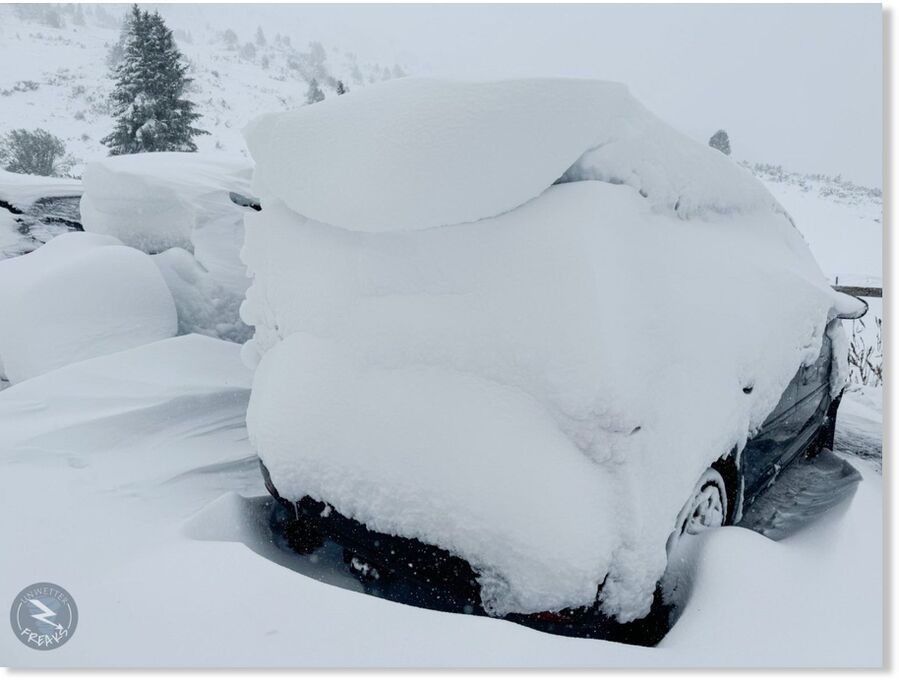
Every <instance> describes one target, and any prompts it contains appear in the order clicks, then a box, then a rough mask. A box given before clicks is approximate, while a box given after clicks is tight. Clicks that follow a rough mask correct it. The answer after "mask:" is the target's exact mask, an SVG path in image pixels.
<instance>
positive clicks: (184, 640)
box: [0, 335, 882, 667]
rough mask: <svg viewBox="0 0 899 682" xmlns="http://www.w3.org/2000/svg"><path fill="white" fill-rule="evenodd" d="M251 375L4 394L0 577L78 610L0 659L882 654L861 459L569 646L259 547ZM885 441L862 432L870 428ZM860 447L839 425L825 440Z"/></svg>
mask: <svg viewBox="0 0 899 682" xmlns="http://www.w3.org/2000/svg"><path fill="white" fill-rule="evenodd" d="M250 378H251V377H250V373H249V372H248V371H247V370H246V368H245V367H244V366H243V364H242V363H241V361H240V357H239V346H237V345H236V344H232V343H229V342H225V341H219V340H214V339H209V338H207V337H201V336H195V335H191V336H183V337H177V338H174V339H169V340H165V341H160V342H156V343H153V344H150V345H146V346H142V347H140V348H137V349H133V350H129V351H124V352H121V353H117V354H113V355H109V356H105V357H102V358H95V359H92V360H87V361H84V362H80V363H76V364H73V365H69V366H67V367H64V368H62V369H59V370H56V371H55V372H52V373H49V374H45V375H43V376H41V377H37V378H35V379H32V380H30V381H27V382H23V383H21V384H18V385H16V386H13V387H11V388H9V389H7V390H5V391H3V392H2V393H0V440H2V441H3V442H4V443H5V444H6V447H5V448H4V451H3V453H2V455H0V500H2V507H0V512H2V514H3V517H4V518H5V519H7V522H6V523H5V526H4V540H5V542H6V545H7V547H9V548H11V550H10V551H6V552H3V553H2V554H0V581H2V584H4V585H7V586H13V587H14V586H19V585H26V584H30V583H32V582H34V581H35V580H38V579H41V580H51V581H53V582H56V583H58V584H60V585H63V586H65V588H66V589H68V590H69V591H70V592H71V593H72V594H73V595H74V596H75V598H76V600H77V602H78V606H79V611H80V613H81V623H80V624H79V627H78V631H77V633H76V634H75V636H74V637H73V639H72V641H71V642H70V643H68V644H67V645H66V646H64V647H62V648H60V649H57V650H55V651H51V652H34V651H32V650H30V649H28V648H26V647H23V646H21V644H19V643H18V642H16V641H15V640H14V639H13V638H12V637H11V636H9V633H7V635H6V636H4V637H0V661H2V662H3V663H4V664H5V665H11V666H31V665H41V666H61V667H64V666H156V665H165V666H167V667H177V666H241V665H242V666H247V665H252V666H294V665H304V666H343V667H345V666H372V665H386V666H444V665H453V666H641V667H642V666H666V665H691V666H741V665H750V666H753V665H768V666H778V665H789V666H832V665H835V666H875V665H879V664H880V661H881V630H880V623H881V608H882V606H881V595H882V593H881V584H882V574H881V558H882V554H881V546H880V537H881V509H882V494H881V477H880V475H879V473H878V472H877V471H876V470H875V468H874V466H873V463H872V462H871V461H869V460H866V459H860V458H856V457H854V456H853V455H852V454H851V453H850V452H848V451H845V450H843V451H842V452H841V454H842V455H843V456H846V457H848V458H849V461H851V462H852V464H853V465H854V466H855V467H856V468H857V469H858V470H859V471H860V472H861V474H862V477H863V480H862V482H861V484H860V485H859V487H858V490H857V492H856V494H855V496H854V498H853V499H852V500H851V502H849V503H846V504H843V505H841V506H839V507H838V508H836V509H833V510H830V511H829V512H827V513H826V514H825V515H824V516H823V518H821V519H820V520H819V521H817V522H816V523H814V524H812V525H811V526H810V527H808V528H806V529H804V530H802V531H800V532H798V533H797V534H795V535H793V536H792V537H790V538H787V539H786V540H783V541H781V542H774V541H773V540H769V539H767V538H764V537H762V536H761V535H759V534H756V533H754V532H752V531H750V530H747V529H745V528H724V529H720V530H716V531H713V532H710V533H708V534H706V535H704V536H699V537H698V538H696V539H695V541H694V542H695V547H693V548H692V549H693V550H694V552H693V556H694V558H695V559H694V560H695V568H693V569H691V570H690V571H688V572H689V573H690V575H692V595H691V597H690V601H689V603H688V606H687V608H686V609H685V610H684V613H683V615H682V616H681V618H680V620H679V621H678V622H677V624H676V625H675V626H674V628H673V630H672V631H671V632H670V633H669V635H668V637H667V638H666V639H665V640H664V641H663V642H662V644H661V645H660V646H659V647H657V648H655V649H646V648H641V647H632V646H626V645H620V644H613V643H609V642H603V641H594V640H575V639H568V638H564V637H557V636H552V635H546V634H542V633H538V632H535V631H531V630H528V629H526V628H523V627H520V626H517V625H514V624H512V623H509V622H506V621H499V620H493V619H487V618H479V617H471V616H461V615H452V614H446V613H440V612H434V611H428V610H423V609H418V608H414V607H409V606H404V605H400V604H396V603H393V602H388V601H385V600H381V599H377V598H375V597H371V596H367V595H364V594H361V593H359V592H358V591H357V590H358V588H356V589H353V584H354V583H353V582H352V581H351V580H349V579H348V578H347V579H346V580H345V582H346V585H345V586H344V587H338V586H335V585H333V584H328V583H325V582H321V581H318V580H314V579H311V578H309V577H307V576H306V575H303V573H304V572H305V573H314V570H315V567H314V566H312V567H310V566H308V565H306V566H303V565H302V564H303V560H302V559H301V558H295V557H291V556H290V555H289V554H286V553H284V552H281V551H280V550H278V549H277V548H276V547H273V546H271V545H268V544H266V542H265V534H264V531H261V530H260V528H261V527H263V528H264V524H262V523H261V522H260V520H259V519H258V518H257V516H256V514H257V513H258V509H259V507H260V505H259V504H258V503H256V502H255V498H259V497H261V496H264V495H265V494H266V493H265V490H264V488H263V486H262V482H261V478H260V476H259V471H258V464H257V461H256V459H255V456H254V453H253V452H252V449H251V447H250V445H249V442H248V440H247V435H246V430H245V426H244V412H245V410H246V404H247V400H248V398H249V386H250ZM854 402H855V398H854V397H852V394H850V396H849V397H847V403H849V404H850V405H851V404H853V403H854ZM869 408H870V405H869V406H866V409H869ZM876 414H877V413H876V411H873V410H872V411H870V412H869V416H873V415H876ZM852 428H854V427H852ZM878 433H879V424H877V423H876V422H872V423H870V424H869V425H868V427H867V431H866V432H865V434H864V436H865V437H867V438H877V437H878ZM857 435H858V432H857V431H853V430H847V429H846V428H844V423H843V422H842V421H841V422H840V424H839V426H838V449H839V445H840V441H843V440H846V439H851V438H853V437H856V436H857ZM36 498H40V499H52V500H53V504H52V505H45V504H35V499H36ZM263 499H264V498H263ZM293 569H295V570H293ZM332 582H333V580H332ZM347 588H349V589H347ZM10 589H12V587H10ZM350 642H351V643H352V645H349V644H348V643H350Z"/></svg>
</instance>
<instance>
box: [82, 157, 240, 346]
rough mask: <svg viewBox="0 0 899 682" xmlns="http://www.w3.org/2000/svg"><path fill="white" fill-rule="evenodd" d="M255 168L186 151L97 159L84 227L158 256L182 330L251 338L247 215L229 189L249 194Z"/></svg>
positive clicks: (88, 179)
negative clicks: (246, 320)
mask: <svg viewBox="0 0 899 682" xmlns="http://www.w3.org/2000/svg"><path fill="white" fill-rule="evenodd" d="M250 172H251V166H250V164H249V163H248V162H247V161H246V160H244V159H239V158H229V157H224V158H222V157H221V156H214V155H204V154H188V153H180V152H159V153H153V154H132V155H127V156H115V157H110V158H108V159H103V160H101V161H96V162H93V163H90V164H88V166H87V169H86V170H85V173H84V189H85V193H84V196H83V197H82V199H81V214H82V220H83V223H84V229H85V230H87V231H89V232H98V233H101V234H109V235H113V236H115V237H117V238H119V239H121V240H122V242H124V243H125V244H127V245H128V246H133V247H135V248H138V249H140V250H142V251H145V252H146V253H150V254H155V255H157V257H156V263H157V265H159V267H160V269H161V270H162V273H163V275H164V276H165V279H166V281H167V282H168V284H169V286H170V287H171V289H172V293H173V295H174V296H175V303H176V305H177V306H178V318H179V330H180V331H181V333H189V332H199V333H202V334H208V335H212V336H220V337H222V338H226V339H231V340H235V341H243V340H245V339H246V338H247V337H248V336H249V334H250V330H249V329H247V328H246V326H245V325H243V324H242V323H241V321H240V318H239V314H238V308H239V306H240V301H241V300H242V299H243V295H244V292H245V291H246V288H247V286H248V285H249V279H247V276H246V272H245V268H244V265H243V263H242V262H241V261H240V257H239V252H240V248H241V245H242V244H243V224H242V217H243V212H242V210H241V209H240V208H239V207H237V206H236V205H235V204H234V203H233V202H232V201H231V199H230V198H229V194H230V193H231V192H238V193H243V194H246V193H249V191H250ZM173 249H177V250H178V252H175V253H171V252H170V251H171V250H173ZM191 254H192V255H191Z"/></svg>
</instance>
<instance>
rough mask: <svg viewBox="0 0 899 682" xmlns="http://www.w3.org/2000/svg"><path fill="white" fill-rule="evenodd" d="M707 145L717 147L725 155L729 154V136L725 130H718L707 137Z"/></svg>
mask: <svg viewBox="0 0 899 682" xmlns="http://www.w3.org/2000/svg"><path fill="white" fill-rule="evenodd" d="M709 147H711V148H712V149H717V150H718V151H719V152H721V153H722V154H724V155H726V156H730V138H729V137H728V136H727V131H726V130H719V131H718V132H717V133H715V134H714V135H712V137H710V138H709Z"/></svg>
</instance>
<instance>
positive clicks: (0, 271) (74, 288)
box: [0, 232, 177, 383]
mask: <svg viewBox="0 0 899 682" xmlns="http://www.w3.org/2000/svg"><path fill="white" fill-rule="evenodd" d="M176 330H177V318H176V313H175V306H174V303H173V301H172V295H171V293H169V289H168V287H167V286H166V284H165V281H164V280H163V278H162V276H161V275H160V274H159V270H158V269H157V268H156V266H155V265H154V264H153V261H152V260H151V259H150V257H149V256H147V255H146V254H144V253H141V252H140V251H138V250H136V249H132V248H130V247H127V246H123V245H122V244H121V242H119V240H118V239H115V238H114V237H109V236H106V235H98V234H89V233H85V232H70V233H68V234H63V235H60V236H59V237H56V238H55V239H53V240H52V241H50V242H48V243H47V244H45V245H44V246H42V247H40V248H39V249H37V250H36V251H33V252H32V253H29V254H27V255H24V256H19V257H17V258H11V259H8V260H4V261H0V370H2V372H3V374H4V375H5V377H6V378H7V379H8V380H9V381H11V382H13V383H15V382H19V381H23V380H24V379H28V378H29V377H33V376H35V375H38V374H42V373H44V372H47V371H49V370H52V369H55V368H57V367H61V366H63V365H66V364H69V363H72V362H76V361H78V360H84V359H86V358H92V357H96V356H99V355H105V354H107V353H113V352H115V351H119V350H124V349H126V348H132V347H134V346H139V345H141V344H145V343H149V342H151V341H157V340H159V339H164V338H166V337H170V336H173V335H174V334H175V332H176Z"/></svg>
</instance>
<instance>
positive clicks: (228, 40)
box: [222, 28, 238, 50]
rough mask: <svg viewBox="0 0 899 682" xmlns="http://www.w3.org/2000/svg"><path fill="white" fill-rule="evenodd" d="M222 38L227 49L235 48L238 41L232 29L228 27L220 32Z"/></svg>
mask: <svg viewBox="0 0 899 682" xmlns="http://www.w3.org/2000/svg"><path fill="white" fill-rule="evenodd" d="M222 40H224V41H225V46H226V47H227V48H228V49H229V50H236V49H237V43H238V38H237V34H236V33H235V32H234V31H232V30H231V29H230V28H229V29H227V30H226V31H225V32H224V33H222Z"/></svg>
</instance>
